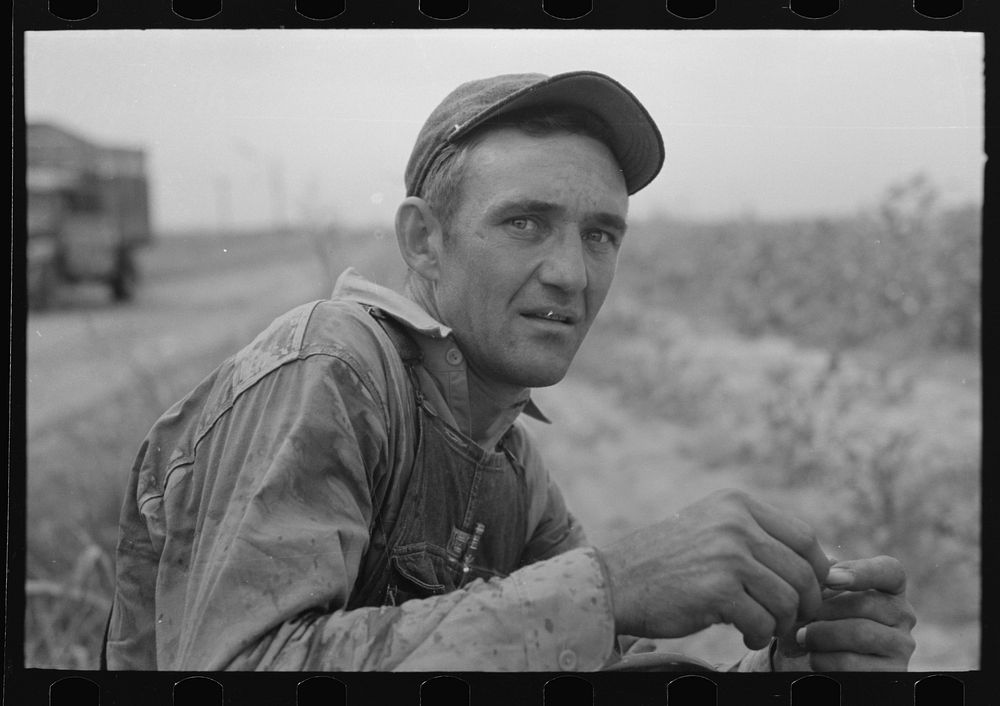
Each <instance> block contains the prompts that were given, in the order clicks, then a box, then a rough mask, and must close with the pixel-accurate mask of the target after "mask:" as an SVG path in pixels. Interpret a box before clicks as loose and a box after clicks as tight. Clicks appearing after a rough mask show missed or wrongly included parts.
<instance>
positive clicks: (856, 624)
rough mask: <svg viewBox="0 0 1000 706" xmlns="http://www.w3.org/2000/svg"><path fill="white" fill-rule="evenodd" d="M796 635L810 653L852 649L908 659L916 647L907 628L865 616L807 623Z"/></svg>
mask: <svg viewBox="0 0 1000 706" xmlns="http://www.w3.org/2000/svg"><path fill="white" fill-rule="evenodd" d="M797 637H798V638H800V639H799V643H800V644H801V645H802V646H803V647H804V648H805V649H806V650H808V651H809V652H853V653H855V654H866V655H876V656H881V657H893V658H905V659H907V660H908V659H909V657H910V655H911V654H913V650H914V648H915V647H916V643H915V642H914V641H913V638H912V637H911V636H910V633H909V631H907V630H901V629H899V628H893V627H889V626H888V625H883V624H882V623H878V622H875V621H873V620H866V619H864V618H846V619H844V620H823V621H818V622H815V623H810V624H809V625H807V626H806V627H805V628H803V629H802V630H800V631H799V634H798V635H797Z"/></svg>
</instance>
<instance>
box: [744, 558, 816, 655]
mask: <svg viewBox="0 0 1000 706" xmlns="http://www.w3.org/2000/svg"><path fill="white" fill-rule="evenodd" d="M793 556H795V555H793ZM798 563H800V564H802V566H803V568H804V570H805V571H806V573H807V574H809V576H810V577H812V574H811V573H810V572H809V570H808V568H805V562H803V561H802V560H801V559H799V560H798ZM747 574H748V575H747V576H745V577H744V582H743V590H744V591H746V593H747V594H748V595H749V596H750V597H751V598H752V599H753V600H754V601H756V602H757V604H758V605H760V606H762V607H763V608H764V610H766V611H767V612H768V613H769V614H770V615H771V617H772V618H773V619H774V624H775V625H774V628H773V630H774V632H773V634H775V635H785V634H788V633H791V632H792V631H793V630H794V628H795V622H796V617H797V614H798V611H799V605H800V602H801V601H800V596H799V593H798V591H797V589H796V588H794V587H793V586H792V585H791V584H790V583H788V581H786V580H785V579H783V578H782V577H781V576H780V575H779V574H777V573H775V572H773V571H771V570H770V569H769V568H768V567H767V566H766V565H764V564H762V563H758V564H755V565H753V568H752V569H750V570H749V571H747ZM812 583H813V585H814V586H815V585H816V580H815V578H813V581H812ZM815 590H816V593H817V596H818V594H819V591H818V588H817V589H815Z"/></svg>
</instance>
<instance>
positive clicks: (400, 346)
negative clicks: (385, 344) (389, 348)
mask: <svg viewBox="0 0 1000 706" xmlns="http://www.w3.org/2000/svg"><path fill="white" fill-rule="evenodd" d="M365 310H366V311H367V312H368V313H369V314H371V317H372V318H373V319H375V321H376V322H377V323H378V325H379V326H380V327H381V328H382V330H383V331H385V334H386V335H387V336H388V337H389V340H390V341H392V345H393V346H395V347H396V351H397V352H398V353H399V357H400V359H401V360H402V361H403V364H404V365H405V366H406V367H407V368H411V367H412V366H414V365H416V364H417V363H419V362H420V361H421V360H422V359H423V353H421V352H420V346H418V345H417V343H416V341H414V340H413V337H412V336H410V334H409V332H407V330H406V329H405V328H404V327H403V326H402V324H400V323H399V322H398V321H396V320H395V319H393V318H392V317H391V316H389V315H388V314H386V313H385V312H384V311H382V310H381V309H379V308H377V307H374V306H366V307H365Z"/></svg>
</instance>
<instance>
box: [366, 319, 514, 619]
mask: <svg viewBox="0 0 1000 706" xmlns="http://www.w3.org/2000/svg"><path fill="white" fill-rule="evenodd" d="M370 313H371V314H372V316H374V317H375V318H376V320H377V321H378V323H379V324H380V325H381V326H382V329H383V330H384V331H385V332H386V334H387V335H388V336H389V338H390V339H391V340H392V342H393V344H394V345H395V347H396V350H397V351H398V352H399V355H400V358H401V359H402V361H403V364H404V366H405V367H406V371H407V375H408V377H409V380H410V385H411V387H412V389H413V396H414V402H415V405H416V411H417V414H416V419H417V422H416V424H417V429H416V432H417V434H416V437H417V448H416V453H415V454H414V465H413V468H412V471H411V473H410V476H409V479H408V481H407V486H406V488H405V489H402V490H400V489H395V490H393V489H390V490H389V491H387V493H386V498H387V500H386V502H395V503H396V504H397V505H398V509H397V508H385V507H379V506H378V505H376V504H374V503H373V515H374V521H373V524H372V531H371V533H370V536H371V539H370V542H369V547H368V550H367V551H366V553H365V556H364V558H363V559H362V562H361V569H360V572H359V574H358V579H357V581H356V582H355V584H354V590H353V591H352V592H351V597H350V599H349V600H348V603H347V609H348V610H350V609H353V608H359V607H362V606H377V605H399V604H401V603H403V602H405V601H408V600H410V599H412V598H426V597H428V596H433V595H439V594H443V593H447V592H449V591H454V590H455V589H458V588H461V587H462V586H464V585H466V584H468V583H469V582H470V581H472V580H474V579H477V578H482V579H486V580H489V579H490V578H494V577H503V576H506V575H507V574H509V573H511V572H512V571H514V570H515V569H517V568H518V566H519V560H520V557H521V554H522V551H523V549H524V546H525V543H526V542H527V537H526V534H527V506H528V490H527V483H526V480H525V471H524V468H523V467H522V466H521V464H520V463H518V461H517V459H515V458H514V456H513V454H511V453H510V452H509V451H508V450H507V448H506V446H505V443H504V440H503V439H502V440H501V441H500V443H499V444H498V448H499V450H497V451H487V450H485V449H483V448H482V447H480V446H479V445H478V444H476V443H475V442H474V441H472V439H470V438H468V437H467V436H465V435H464V434H462V433H461V432H460V431H458V430H457V429H455V428H454V427H452V426H451V425H450V424H448V423H447V422H445V421H444V420H443V419H441V417H439V416H438V415H437V414H435V412H434V410H433V409H431V407H430V405H429V404H428V403H427V401H426V400H425V399H424V396H423V394H422V393H421V390H420V381H419V379H418V377H417V374H416V370H415V369H414V366H416V365H418V364H419V362H420V359H421V353H420V349H419V347H418V346H417V344H416V343H415V342H414V341H413V340H412V339H411V338H410V336H409V334H408V333H407V332H406V331H405V330H403V329H402V327H401V326H400V325H399V324H397V323H396V322H395V321H393V320H391V319H389V318H388V317H386V316H385V315H383V314H382V313H381V312H380V311H378V310H377V309H372V310H370ZM387 510H388V511H387ZM383 517H390V518H394V521H393V522H391V523H389V526H385V524H384V523H383Z"/></svg>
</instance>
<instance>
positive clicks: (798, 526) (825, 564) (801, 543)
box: [746, 496, 830, 583]
mask: <svg viewBox="0 0 1000 706" xmlns="http://www.w3.org/2000/svg"><path fill="white" fill-rule="evenodd" d="M746 502H747V508H748V509H749V510H750V514H752V515H753V517H754V519H755V520H757V524H759V525H760V526H761V528H762V529H763V530H764V531H765V532H767V533H768V534H769V535H771V536H772V537H774V538H775V539H777V540H778V541H779V542H781V543H782V544H784V545H785V546H787V547H789V548H790V549H792V551H794V552H795V553H796V554H798V555H799V556H801V557H802V558H803V559H805V560H806V561H807V562H808V563H809V565H810V566H811V567H812V570H813V573H814V574H815V576H816V579H817V580H818V581H819V582H820V583H822V582H823V580H824V579H825V578H826V575H827V573H828V572H829V570H830V562H829V560H828V559H827V557H826V553H825V552H824V551H823V548H822V547H821V546H820V545H819V542H818V541H817V540H816V535H815V533H814V532H813V529H812V528H811V527H810V526H809V525H807V524H806V523H805V522H803V521H802V520H799V519H797V518H794V517H789V516H788V515H786V514H784V513H782V512H781V511H779V510H778V509H777V508H775V507H772V506H770V505H768V504H766V503H762V502H760V501H759V500H755V499H753V498H751V497H749V496H747V497H746Z"/></svg>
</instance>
